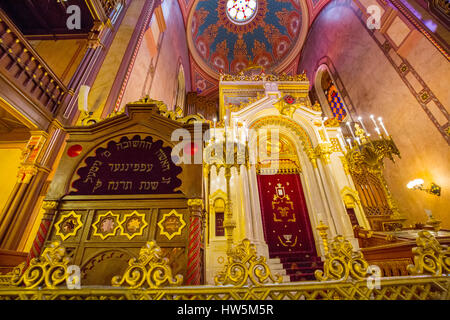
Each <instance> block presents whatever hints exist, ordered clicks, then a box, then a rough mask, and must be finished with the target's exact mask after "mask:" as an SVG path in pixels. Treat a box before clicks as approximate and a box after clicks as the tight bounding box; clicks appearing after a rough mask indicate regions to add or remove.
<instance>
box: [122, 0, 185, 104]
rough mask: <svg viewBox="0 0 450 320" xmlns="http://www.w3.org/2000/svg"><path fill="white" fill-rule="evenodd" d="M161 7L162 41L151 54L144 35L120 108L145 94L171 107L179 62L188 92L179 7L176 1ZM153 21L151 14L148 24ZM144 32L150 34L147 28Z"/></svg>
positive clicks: (149, 44)
mask: <svg viewBox="0 0 450 320" xmlns="http://www.w3.org/2000/svg"><path fill="white" fill-rule="evenodd" d="M161 8H162V11H163V14H164V19H165V24H166V29H165V30H164V32H163V35H162V42H161V44H160V47H159V48H158V50H156V51H155V48H154V47H152V44H151V43H149V41H150V40H151V36H150V34H146V36H144V38H143V41H142V44H141V47H140V49H139V52H138V54H137V57H136V61H135V64H134V67H133V71H132V73H131V75H130V79H129V82H128V85H127V88H126V90H125V94H124V97H123V100H122V105H121V106H122V107H123V106H125V105H126V104H127V103H129V102H133V101H137V100H139V99H140V98H142V97H143V96H145V95H149V96H150V98H152V99H155V100H160V101H163V102H164V103H165V104H167V106H168V107H169V108H171V107H172V106H173V105H172V104H173V101H174V96H175V93H176V85H177V75H178V68H179V63H181V64H182V65H183V69H184V73H185V80H186V89H187V91H190V87H191V79H190V64H189V55H188V48H187V42H186V32H185V30H184V22H183V16H182V14H181V10H180V7H179V6H178V2H177V1H167V0H166V1H164V2H163V3H162V5H161ZM155 19H156V17H155V15H153V18H152V21H153V20H155ZM147 32H148V33H151V29H149V30H147ZM155 41H157V39H155ZM155 52H156V54H155Z"/></svg>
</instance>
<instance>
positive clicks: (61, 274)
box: [11, 241, 70, 289]
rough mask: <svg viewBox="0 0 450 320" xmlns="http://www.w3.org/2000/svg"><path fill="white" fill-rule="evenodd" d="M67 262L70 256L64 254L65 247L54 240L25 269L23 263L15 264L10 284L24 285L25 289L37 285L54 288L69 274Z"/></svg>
mask: <svg viewBox="0 0 450 320" xmlns="http://www.w3.org/2000/svg"><path fill="white" fill-rule="evenodd" d="M69 262H70V258H69V257H68V256H67V255H66V248H65V247H63V246H62V245H61V242H59V241H54V242H52V243H51V244H50V245H49V246H48V247H47V248H45V250H44V252H43V253H42V255H41V256H40V257H39V258H34V259H32V260H31V261H30V264H29V266H28V268H27V269H26V270H25V271H24V268H25V263H22V264H20V265H19V266H17V267H16V268H15V269H14V270H13V276H12V278H11V284H12V285H13V286H22V285H24V286H25V287H26V288H27V289H33V288H36V287H38V286H40V287H44V288H47V289H56V287H57V286H58V285H60V284H62V283H63V282H65V281H66V280H67V278H68V276H69V274H68V273H67V265H68V263H69Z"/></svg>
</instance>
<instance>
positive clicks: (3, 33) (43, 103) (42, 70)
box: [0, 9, 68, 116]
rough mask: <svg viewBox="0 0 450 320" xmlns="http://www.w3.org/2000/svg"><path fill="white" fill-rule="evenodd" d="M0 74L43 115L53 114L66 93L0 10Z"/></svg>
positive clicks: (64, 87)
mask: <svg viewBox="0 0 450 320" xmlns="http://www.w3.org/2000/svg"><path fill="white" fill-rule="evenodd" d="M0 76H1V77H2V78H4V79H5V80H6V82H7V83H9V84H10V85H11V84H12V86H13V87H15V89H16V90H17V91H19V92H21V93H25V94H26V95H27V96H28V98H30V99H31V100H32V102H33V103H34V104H35V105H36V106H38V107H39V108H41V109H42V110H41V111H44V113H45V114H47V115H52V116H53V115H55V114H56V111H57V110H58V108H59V107H60V105H61V103H62V100H63V98H64V96H65V95H66V94H67V92H68V90H67V88H66V86H65V85H64V84H63V83H62V82H61V80H60V79H58V77H57V76H56V75H55V74H54V73H53V72H52V70H51V69H50V67H49V66H48V65H47V64H46V63H45V61H44V60H43V59H42V58H41V57H40V56H39V55H38V54H37V52H36V51H35V50H34V49H33V48H32V47H31V45H30V44H29V43H28V41H27V40H26V39H25V37H24V36H23V34H22V33H21V32H20V31H19V30H18V29H17V27H16V26H15V25H14V23H13V22H12V21H11V20H10V19H9V18H8V16H7V15H6V14H5V12H4V11H2V10H1V9H0ZM2 91H4V90H2ZM2 94H4V92H2Z"/></svg>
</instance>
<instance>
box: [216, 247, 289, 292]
mask: <svg viewBox="0 0 450 320" xmlns="http://www.w3.org/2000/svg"><path fill="white" fill-rule="evenodd" d="M282 280H283V278H282V277H281V276H280V275H276V276H273V275H272V271H271V270H270V268H269V266H268V265H267V263H266V258H265V257H263V256H259V257H258V256H257V253H256V248H255V245H254V244H253V243H251V242H250V240H248V239H244V240H242V242H241V243H240V244H238V245H236V246H235V247H234V248H232V250H231V252H230V253H228V254H227V262H226V264H225V266H224V269H223V270H222V271H220V272H219V273H218V274H217V275H216V276H215V278H214V281H215V283H216V285H229V284H231V285H233V286H236V287H243V286H245V285H249V286H252V285H253V286H262V285H264V284H266V283H268V282H269V281H272V282H273V283H281V282H282Z"/></svg>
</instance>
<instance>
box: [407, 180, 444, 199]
mask: <svg viewBox="0 0 450 320" xmlns="http://www.w3.org/2000/svg"><path fill="white" fill-rule="evenodd" d="M423 183H424V181H423V179H415V180H411V181H410V182H408V184H407V185H406V187H407V188H408V189H412V190H422V191H425V192H427V193H430V194H434V195H435V196H438V197H439V196H440V195H441V187H440V186H438V185H437V184H435V183H434V182H432V183H431V186H430V188H428V189H426V188H424V187H423Z"/></svg>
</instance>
